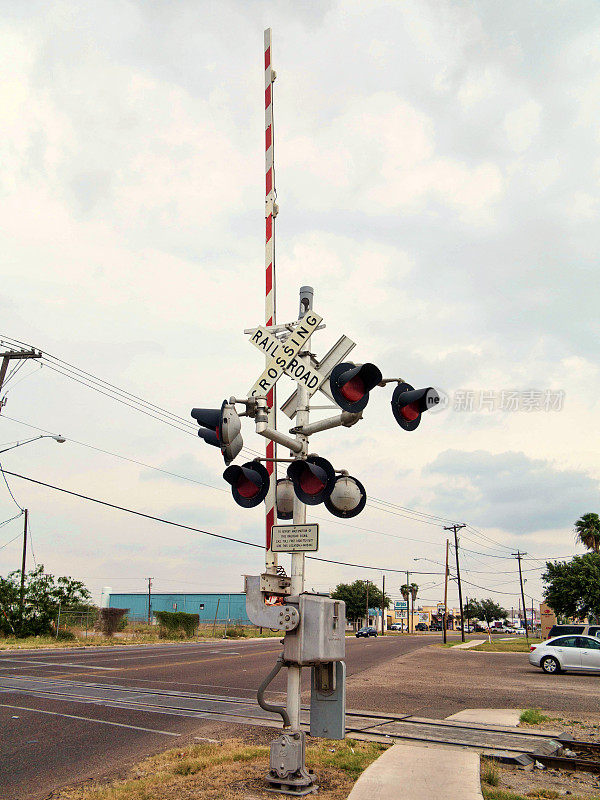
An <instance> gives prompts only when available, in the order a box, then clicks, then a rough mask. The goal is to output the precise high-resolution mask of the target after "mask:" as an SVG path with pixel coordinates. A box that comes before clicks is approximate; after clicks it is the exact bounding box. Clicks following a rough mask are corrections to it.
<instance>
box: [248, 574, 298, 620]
mask: <svg viewBox="0 0 600 800" xmlns="http://www.w3.org/2000/svg"><path fill="white" fill-rule="evenodd" d="M262 578H265V579H266V580H270V579H272V580H273V582H274V584H275V583H276V586H277V589H276V590H275V591H271V590H269V591H268V592H266V593H265V592H263V591H261V579H262ZM289 580H290V579H289V578H288V577H287V576H286V575H270V574H268V573H264V574H263V575H245V576H244V587H245V591H246V613H247V614H248V617H249V618H250V620H251V621H252V622H253V623H254V624H255V625H258V626H259V627H261V628H271V629H272V630H280V631H293V630H294V628H297V627H298V624H299V622H300V613H299V611H298V608H297V607H296V606H293V605H290V604H289V603H284V602H283V597H284V596H285V594H289V588H288V586H289V584H287V582H288V581H289ZM265 594H272V595H279V596H281V598H282V602H281V603H277V604H276V605H266V603H265Z"/></svg>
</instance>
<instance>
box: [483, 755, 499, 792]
mask: <svg viewBox="0 0 600 800" xmlns="http://www.w3.org/2000/svg"><path fill="white" fill-rule="evenodd" d="M481 780H482V781H483V782H484V783H487V784H488V786H498V784H499V783H500V770H499V769H498V762H497V761H495V760H494V759H493V758H491V759H485V760H484V762H483V769H482V770H481Z"/></svg>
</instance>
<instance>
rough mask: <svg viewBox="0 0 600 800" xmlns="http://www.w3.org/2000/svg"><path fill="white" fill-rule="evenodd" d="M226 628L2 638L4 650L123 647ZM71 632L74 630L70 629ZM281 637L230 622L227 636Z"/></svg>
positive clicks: (217, 633) (218, 635)
mask: <svg viewBox="0 0 600 800" xmlns="http://www.w3.org/2000/svg"><path fill="white" fill-rule="evenodd" d="M223 632H224V628H223V626H222V625H221V628H220V630H219V628H217V629H216V630H215V632H214V634H213V631H212V626H208V627H206V628H200V630H199V631H198V634H197V635H196V636H194V637H192V638H191V639H187V638H183V637H181V636H176V637H171V638H165V639H162V638H159V635H158V628H153V629H152V631H151V632H142V633H130V632H126V633H125V634H124V635H123V636H118V635H115V636H110V637H107V636H102V635H99V634H97V633H94V634H91V633H90V634H89V635H88V636H87V638H86V637H85V636H84V634H83V633H80V632H79V631H76V632H75V634H73V637H72V638H71V637H68V638H63V637H64V631H61V633H60V636H59V638H58V639H57V638H56V637H55V636H27V637H25V638H23V639H17V638H15V637H14V636H7V637H6V638H0V651H1V650H42V649H45V650H54V649H57V650H60V649H63V648H65V647H123V646H124V645H128V644H133V645H139V644H169V643H171V642H173V643H175V642H177V643H178V644H181V643H182V642H188V643H189V642H197V641H201V640H203V639H220V640H221V641H223V639H224V637H223ZM69 633H70V631H69ZM275 636H278V637H281V631H270V630H263V632H262V633H260V631H259V629H258V628H253V627H251V626H230V627H229V628H228V631H227V639H254V638H260V639H270V638H271V637H275Z"/></svg>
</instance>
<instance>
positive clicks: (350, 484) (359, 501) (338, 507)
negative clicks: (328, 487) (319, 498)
mask: <svg viewBox="0 0 600 800" xmlns="http://www.w3.org/2000/svg"><path fill="white" fill-rule="evenodd" d="M366 502H367V493H366V492H365V487H364V486H363V485H362V483H361V482H360V481H359V480H358V479H357V478H352V477H351V476H350V475H340V476H339V478H337V479H336V482H335V485H334V487H333V491H332V492H331V494H330V495H329V497H327V498H326V499H325V508H326V509H327V510H328V511H329V512H330V513H331V514H333V516H334V517H342V518H343V519H348V518H349V517H355V516H356V515H357V514H360V512H361V511H362V510H363V508H364V507H365V503H366Z"/></svg>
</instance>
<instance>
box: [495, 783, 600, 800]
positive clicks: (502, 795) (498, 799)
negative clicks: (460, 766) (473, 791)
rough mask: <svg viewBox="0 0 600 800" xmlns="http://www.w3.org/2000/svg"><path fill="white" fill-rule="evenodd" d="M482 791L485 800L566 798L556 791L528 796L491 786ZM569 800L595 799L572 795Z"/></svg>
mask: <svg viewBox="0 0 600 800" xmlns="http://www.w3.org/2000/svg"><path fill="white" fill-rule="evenodd" d="M481 791H482V793H483V797H484V800H555V798H558V797H564V795H563V794H560V793H559V792H557V791H555V790H554V789H539V790H534V791H532V792H527V794H526V795H525V794H515V793H514V792H508V791H506V789H498V788H497V787H491V786H482V787H481ZM569 800H594V798H593V797H590V796H589V795H588V796H587V797H586V798H584V797H581V796H580V795H573V794H570V795H569ZM596 800H597V798H596Z"/></svg>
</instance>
